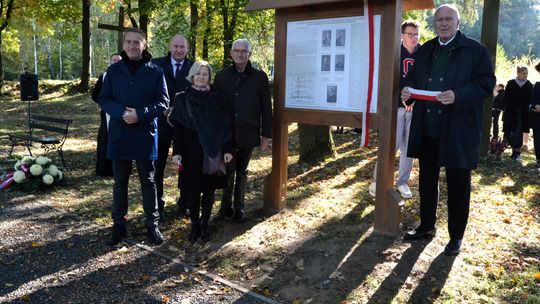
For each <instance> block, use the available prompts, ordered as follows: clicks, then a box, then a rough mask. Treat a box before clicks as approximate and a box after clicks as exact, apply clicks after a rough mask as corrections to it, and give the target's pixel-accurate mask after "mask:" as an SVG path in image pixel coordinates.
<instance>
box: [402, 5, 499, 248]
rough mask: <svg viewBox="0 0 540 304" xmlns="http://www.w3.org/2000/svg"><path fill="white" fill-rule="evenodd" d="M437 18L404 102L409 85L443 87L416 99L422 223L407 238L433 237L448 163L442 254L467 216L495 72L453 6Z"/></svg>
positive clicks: (414, 133)
mask: <svg viewBox="0 0 540 304" xmlns="http://www.w3.org/2000/svg"><path fill="white" fill-rule="evenodd" d="M433 21H434V27H435V31H436V32H437V37H436V38H434V39H432V40H430V41H428V42H426V43H425V44H424V45H422V47H420V48H419V49H418V51H417V52H416V55H415V62H414V66H413V68H412V71H410V72H409V73H408V74H407V77H406V78H405V82H404V84H405V87H404V88H403V90H402V91H401V98H402V100H403V101H404V102H407V101H408V100H409V99H410V98H411V91H410V89H411V88H413V89H420V90H428V91H434V92H439V93H437V95H436V97H435V99H436V100H434V101H431V100H429V99H430V98H429V94H427V95H428V96H426V99H428V101H424V100H416V103H415V106H414V109H413V116H412V121H411V130H410V135H409V145H408V149H407V151H408V153H407V155H408V156H409V157H414V158H418V160H419V168H420V174H419V189H420V226H418V227H417V228H416V230H415V231H410V232H407V233H405V235H404V239H406V240H414V239H419V238H423V237H432V236H434V234H435V230H436V229H435V220H436V212H437V204H438V202H439V173H440V168H441V167H445V169H446V184H447V188H448V232H449V235H450V241H449V242H448V244H447V245H446V247H445V249H444V253H445V255H457V254H458V253H459V251H460V248H461V240H462V239H463V235H464V233H465V227H466V226H467V220H468V217H469V203H470V194H471V170H472V169H475V168H476V167H477V166H478V153H479V147H480V136H481V133H482V116H483V109H484V100H485V98H486V97H488V96H489V95H491V93H492V91H493V87H494V86H495V74H494V72H493V66H492V64H491V60H490V56H489V53H488V50H487V48H486V47H485V46H483V45H482V44H480V43H479V42H477V41H475V40H472V39H469V38H467V37H466V36H465V35H464V34H463V33H461V32H460V31H458V27H459V21H460V20H459V12H458V11H457V9H456V8H455V7H454V6H452V5H441V6H439V7H438V8H437V10H436V11H435V14H434V18H433ZM423 95H426V94H423ZM417 96H418V98H416V99H419V98H423V97H422V94H420V95H417Z"/></svg>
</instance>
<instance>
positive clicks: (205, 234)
mask: <svg viewBox="0 0 540 304" xmlns="http://www.w3.org/2000/svg"><path fill="white" fill-rule="evenodd" d="M210 236H211V233H210V227H209V226H208V224H201V240H202V241H203V242H205V243H206V242H208V241H209V240H210Z"/></svg>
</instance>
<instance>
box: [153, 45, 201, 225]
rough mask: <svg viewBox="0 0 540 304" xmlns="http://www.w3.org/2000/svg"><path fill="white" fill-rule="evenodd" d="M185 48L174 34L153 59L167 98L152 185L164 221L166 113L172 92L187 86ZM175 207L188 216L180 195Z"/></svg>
mask: <svg viewBox="0 0 540 304" xmlns="http://www.w3.org/2000/svg"><path fill="white" fill-rule="evenodd" d="M188 51H189V44H188V42H187V39H186V38H185V37H184V36H183V35H175V36H173V37H172V38H171V41H170V42H169V53H168V54H167V56H165V57H160V58H156V59H154V60H153V62H154V64H156V65H157V66H159V67H161V68H162V69H163V73H164V74H165V81H166V82H167V91H168V93H169V98H170V100H171V102H170V105H169V108H168V109H167V110H166V111H165V112H163V115H160V116H159V117H158V129H159V139H158V158H157V161H156V177H155V179H156V188H157V199H158V209H159V219H160V222H161V223H165V212H164V208H165V201H164V200H163V178H164V175H165V167H166V166H167V157H168V156H169V149H170V147H171V142H172V136H173V129H172V127H171V126H170V125H169V124H168V123H167V115H169V113H170V111H171V109H172V107H173V106H174V97H175V96H176V93H179V92H182V91H184V89H185V88H186V87H188V86H189V85H190V83H189V82H188V81H187V79H186V77H187V76H188V72H189V69H190V68H191V66H192V65H193V61H191V60H189V59H187V58H186V55H187V53H188ZM177 205H178V209H179V211H180V213H181V214H182V215H183V216H184V217H189V209H188V207H187V205H186V203H185V202H184V199H183V198H182V196H180V198H179V199H178V202H177Z"/></svg>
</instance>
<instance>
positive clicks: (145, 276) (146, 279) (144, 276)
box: [139, 274, 150, 283]
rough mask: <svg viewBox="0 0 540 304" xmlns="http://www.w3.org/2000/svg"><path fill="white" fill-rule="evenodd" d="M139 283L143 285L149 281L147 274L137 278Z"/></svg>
mask: <svg viewBox="0 0 540 304" xmlns="http://www.w3.org/2000/svg"><path fill="white" fill-rule="evenodd" d="M139 281H140V282H143V283H144V282H148V281H150V276H149V275H147V274H143V275H142V276H140V277H139Z"/></svg>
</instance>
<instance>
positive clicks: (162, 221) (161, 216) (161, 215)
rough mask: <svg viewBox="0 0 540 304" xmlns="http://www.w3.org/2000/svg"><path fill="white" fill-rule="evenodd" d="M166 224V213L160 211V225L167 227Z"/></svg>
mask: <svg viewBox="0 0 540 304" xmlns="http://www.w3.org/2000/svg"><path fill="white" fill-rule="evenodd" d="M166 222H167V217H166V216H165V211H160V212H159V224H160V225H165V223H166Z"/></svg>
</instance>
